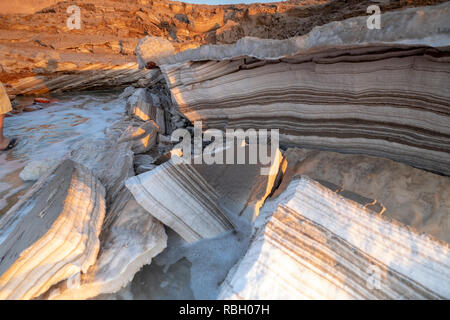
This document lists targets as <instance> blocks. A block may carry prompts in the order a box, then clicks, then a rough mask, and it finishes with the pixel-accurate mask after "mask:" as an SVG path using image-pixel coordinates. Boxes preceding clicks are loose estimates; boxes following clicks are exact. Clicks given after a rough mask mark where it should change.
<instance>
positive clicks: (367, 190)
mask: <svg viewBox="0 0 450 320" xmlns="http://www.w3.org/2000/svg"><path fill="white" fill-rule="evenodd" d="M284 157H285V161H286V164H285V165H284V164H283V166H285V167H286V169H285V173H284V175H283V180H282V182H281V184H280V186H279V187H278V188H277V190H276V191H275V193H274V195H273V196H274V197H275V196H278V195H279V194H281V193H282V191H284V190H285V189H286V188H287V186H288V185H289V183H290V181H291V179H292V178H293V177H295V176H296V175H307V176H308V177H310V178H312V179H314V180H316V181H319V182H322V181H327V182H329V183H332V184H335V185H336V187H335V188H334V190H336V191H337V192H339V193H346V192H355V193H358V194H359V195H361V196H364V197H367V198H370V199H376V200H375V201H373V202H368V203H366V207H367V208H369V209H372V210H373V208H374V207H376V206H378V207H380V206H381V207H382V208H384V211H383V210H382V211H381V212H382V214H383V215H386V216H388V217H390V218H393V219H395V220H397V221H400V222H401V223H404V224H406V225H408V226H412V227H414V228H415V229H416V230H417V231H419V232H426V233H428V234H431V235H432V236H434V237H436V238H438V239H440V240H443V241H447V242H449V243H450V210H449V208H450V177H446V176H441V175H437V174H434V173H431V172H427V171H424V170H421V169H417V168H413V167H410V166H408V165H406V164H403V163H398V162H396V161H392V160H389V159H383V158H377V157H371V156H365V155H355V154H341V153H337V152H328V151H319V150H307V149H298V148H290V149H288V150H287V151H286V152H285V153H284Z"/></svg>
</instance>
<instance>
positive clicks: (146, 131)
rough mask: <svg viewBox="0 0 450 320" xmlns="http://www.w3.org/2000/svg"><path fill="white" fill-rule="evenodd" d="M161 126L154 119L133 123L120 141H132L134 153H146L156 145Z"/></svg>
mask: <svg viewBox="0 0 450 320" xmlns="http://www.w3.org/2000/svg"><path fill="white" fill-rule="evenodd" d="M158 131H159V127H158V125H157V124H156V122H155V121H153V120H148V121H146V122H144V123H132V124H131V125H130V126H129V127H128V128H127V129H126V130H125V131H124V133H123V134H122V136H121V137H120V138H119V140H118V143H123V142H129V141H131V150H132V151H133V152H134V154H140V153H145V152H147V151H149V150H150V149H151V148H153V147H154V146H155V145H156V140H157V138H158Z"/></svg>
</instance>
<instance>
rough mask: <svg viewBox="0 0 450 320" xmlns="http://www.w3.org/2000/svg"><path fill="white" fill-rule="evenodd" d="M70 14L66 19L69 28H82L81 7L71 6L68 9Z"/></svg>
mask: <svg viewBox="0 0 450 320" xmlns="http://www.w3.org/2000/svg"><path fill="white" fill-rule="evenodd" d="M66 12H67V13H68V14H70V16H69V17H68V18H67V20H66V25H67V28H68V29H69V30H73V29H78V30H79V29H81V9H80V7H79V6H77V5H72V6H69V7H68V8H67V10H66Z"/></svg>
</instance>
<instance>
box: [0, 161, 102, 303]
mask: <svg viewBox="0 0 450 320" xmlns="http://www.w3.org/2000/svg"><path fill="white" fill-rule="evenodd" d="M104 196H105V190H104V188H103V186H102V185H101V183H100V182H99V181H98V179H97V178H95V177H94V176H93V175H92V173H91V172H90V171H89V170H88V169H87V168H85V167H84V166H82V165H80V164H77V163H75V162H73V161H71V160H65V161H63V162H62V163H61V165H59V166H58V167H57V168H55V169H54V170H52V171H51V172H50V173H49V174H48V175H46V176H44V177H42V178H41V179H40V180H39V181H38V182H37V183H36V184H35V185H34V186H33V187H32V188H31V189H30V190H29V191H28V192H27V194H26V195H25V196H24V197H23V198H21V199H20V200H19V202H18V203H17V204H16V205H15V206H14V207H12V208H11V209H10V210H9V211H8V212H7V213H6V214H5V216H3V217H2V218H1V220H0V235H1V236H0V299H32V298H34V297H37V296H39V295H40V294H42V293H44V292H45V291H46V290H47V289H49V288H50V287H51V286H52V285H54V284H56V283H58V282H60V281H61V280H64V279H67V278H69V277H71V276H73V275H75V274H77V273H80V272H82V273H85V272H87V270H88V268H89V267H90V266H91V265H93V264H94V263H95V261H96V258H97V254H98V251H99V247H100V241H99V238H98V237H99V234H100V230H101V226H102V223H103V219H104V216H105V199H104Z"/></svg>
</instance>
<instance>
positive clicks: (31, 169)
mask: <svg viewBox="0 0 450 320" xmlns="http://www.w3.org/2000/svg"><path fill="white" fill-rule="evenodd" d="M60 162H61V160H59V159H45V160H32V161H30V162H29V163H27V165H26V166H25V168H23V170H22V171H21V172H20V174H19V176H20V178H21V179H22V180H23V181H36V180H38V179H39V178H40V177H42V176H43V175H45V174H46V173H47V172H48V171H50V170H51V169H53V168H54V167H55V166H57V165H58V164H59V163H60Z"/></svg>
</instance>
